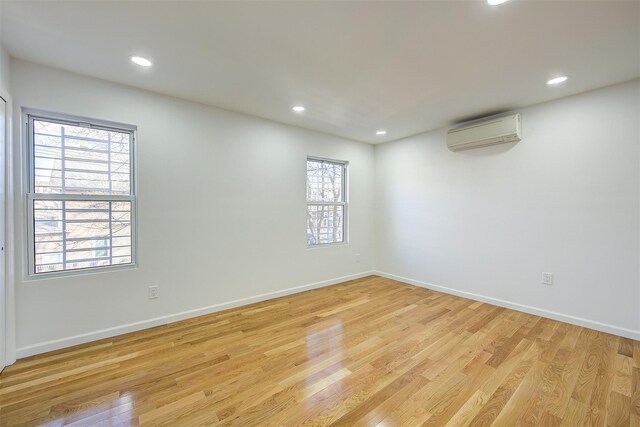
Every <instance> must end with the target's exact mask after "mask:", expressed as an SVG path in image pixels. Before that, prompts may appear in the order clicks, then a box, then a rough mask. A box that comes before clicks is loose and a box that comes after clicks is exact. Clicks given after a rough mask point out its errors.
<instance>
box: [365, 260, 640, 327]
mask: <svg viewBox="0 0 640 427" xmlns="http://www.w3.org/2000/svg"><path fill="white" fill-rule="evenodd" d="M374 274H376V275H378V276H382V277H386V278H387V279H392V280H397V281H398V282H404V283H408V284H410V285H415V286H419V287H421V288H427V289H431V290H434V291H438V292H444V293H445V294H451V295H456V296H459V297H463V298H469V299H472V300H474V301H481V302H486V303H488V304H493V305H497V306H499V307H505V308H510V309H512V310H516V311H522V312H524V313H529V314H533V315H536V316H541V317H547V318H549V319H553V320H558V321H560V322H565V323H570V324H572V325H578V326H583V327H585V328H589V329H595V330H596V331H601V332H606V333H609V334H614V335H619V336H621V337H626V338H631V339H633V340H640V331H634V330H632V329H627V328H623V327H620V326H615V325H610V324H607V323H601V322H596V321H595V320H589V319H584V318H582V317H577V316H571V315H569V314H563V313H558V312H555V311H551V310H545V309H543V308H538V307H531V306H528V305H524V304H519V303H516V302H511V301H505V300H501V299H498V298H492V297H488V296H485V295H478V294H474V293H471V292H465V291H460V290H457V289H452V288H447V287H445V286H439V285H434V284H432V283H428V282H423V281H421V280H415V279H409V278H406V277H402V276H396V275H395V274H391V273H385V272H383V271H374Z"/></svg>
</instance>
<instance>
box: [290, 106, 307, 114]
mask: <svg viewBox="0 0 640 427" xmlns="http://www.w3.org/2000/svg"><path fill="white" fill-rule="evenodd" d="M291 109H292V110H293V111H294V112H296V113H302V112H303V111H304V110H305V109H306V108H304V106H303V105H294V106H293V107H291Z"/></svg>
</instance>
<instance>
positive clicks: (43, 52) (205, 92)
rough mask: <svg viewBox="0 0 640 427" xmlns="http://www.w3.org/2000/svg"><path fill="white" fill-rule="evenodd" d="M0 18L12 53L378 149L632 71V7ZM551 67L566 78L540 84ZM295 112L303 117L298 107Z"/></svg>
mask: <svg viewBox="0 0 640 427" xmlns="http://www.w3.org/2000/svg"><path fill="white" fill-rule="evenodd" d="M1 10H2V15H3V16H2V20H1V24H2V30H1V35H2V43H3V44H4V45H5V47H6V49H7V50H8V51H9V53H10V54H11V55H12V56H14V57H16V58H21V59H25V60H29V61H34V62H38V63H42V64H46V65H50V66H53V67H58V68H62V69H65V70H70V71H74V72H77V73H81V74H86V75H90V76H94V77H98V78H101V79H105V80H110V81H114V82H118V83H124V84H127V85H132V86H136V87H140V88H144V89H149V90H152V91H156V92H161V93H165V94H169V95H174V96H177V97H181V98H186V99H190V100H194V101H199V102H202V103H206V104H210V105H215V106H219V107H223V108H226V109H229V110H233V111H238V112H242V113H247V114H251V115H255V116H259V117H264V118H267V119H271V120H276V121H279V122H283V123H288V124H292V125H296V126H301V127H305V128H309V129H315V130H319V131H323V132H327V133H330V134H335V135H339V136H343V137H347V138H351V139H354V140H359V141H365V142H372V143H377V142H383V141H389V140H393V139H398V138H401V137H405V136H409V135H413V134H416V133H420V132H423V131H426V130H430V129H434V128H438V127H441V126H445V125H448V124H451V123H452V122H456V121H460V120H462V119H465V118H469V117H473V116H478V115H481V114H486V113H492V112H496V111H501V110H505V109H510V108H514V107H520V106H524V105H530V104H534V103H539V102H542V101H547V100H551V99H555V98H559V97H563V96H567V95H571V94H575V93H579V92H583V91H586V90H590V89H594V88H597V87H602V86H606V85H609V84H613V83H617V82H621V81H625V80H630V79H633V78H636V77H638V76H640V2H638V1H607V0H603V1H584V0H583V1H545V0H542V1H535V0H530V1H526V0H513V1H511V2H508V3H505V4H503V5H501V6H498V7H491V6H489V5H487V3H486V2H485V0H474V1H455V0H449V1H421V2H400V1H386V2H373V1H371V2H364V1H362V2H354V1H344V2H330V1H309V2H306V1H305V2H303V1H300V2H293V1H289V2H284V1H283V2H274V1H263V2H222V1H209V2H184V1H182V2H170V1H125V2H119V1H101V2H98V1H81V2H77V1H24V0H22V1H6V0H2V8H1ZM133 54H137V55H142V56H147V57H149V58H151V59H152V60H153V62H154V66H153V67H152V68H151V69H147V70H145V69H141V68H140V67H138V66H135V65H133V64H132V63H130V61H129V59H128V58H129V56H130V55H133ZM557 74H567V75H569V77H570V78H569V81H568V82H567V83H565V84H563V85H561V86H559V87H549V86H546V85H545V82H546V80H547V79H549V78H551V77H553V76H555V75H557ZM296 103H302V104H304V105H305V106H306V107H307V111H306V112H305V113H304V114H301V115H299V114H293V113H292V112H291V106H292V105H293V104H296ZM379 128H384V129H386V130H387V135H386V136H385V137H378V136H376V135H375V131H376V130H377V129H379Z"/></svg>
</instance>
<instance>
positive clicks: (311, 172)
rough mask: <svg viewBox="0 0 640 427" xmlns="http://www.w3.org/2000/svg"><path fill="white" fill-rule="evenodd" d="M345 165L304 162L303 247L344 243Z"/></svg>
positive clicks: (330, 162) (315, 161)
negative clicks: (305, 224) (305, 199)
mask: <svg viewBox="0 0 640 427" xmlns="http://www.w3.org/2000/svg"><path fill="white" fill-rule="evenodd" d="M346 189H347V163H346V162H338V161H333V160H323V159H314V158H308V159H307V244H308V245H309V246H316V245H327V244H331V243H342V242H344V241H345V234H346V230H345V218H346V212H347V191H346Z"/></svg>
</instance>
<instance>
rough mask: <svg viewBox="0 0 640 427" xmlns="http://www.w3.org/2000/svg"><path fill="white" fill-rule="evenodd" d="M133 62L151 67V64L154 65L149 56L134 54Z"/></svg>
mask: <svg viewBox="0 0 640 427" xmlns="http://www.w3.org/2000/svg"><path fill="white" fill-rule="evenodd" d="M131 62H133V63H134V64H138V65H140V66H141V67H151V65H153V64H152V62H151V61H149V60H148V59H147V58H143V57H142V56H132V57H131Z"/></svg>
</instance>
